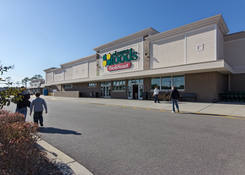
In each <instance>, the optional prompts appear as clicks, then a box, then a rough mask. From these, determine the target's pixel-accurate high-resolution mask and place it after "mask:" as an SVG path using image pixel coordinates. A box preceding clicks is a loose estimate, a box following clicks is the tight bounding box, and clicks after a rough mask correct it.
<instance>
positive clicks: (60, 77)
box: [54, 70, 64, 82]
mask: <svg viewBox="0 0 245 175" xmlns="http://www.w3.org/2000/svg"><path fill="white" fill-rule="evenodd" d="M54 81H56V82H59V81H64V70H57V71H54Z"/></svg>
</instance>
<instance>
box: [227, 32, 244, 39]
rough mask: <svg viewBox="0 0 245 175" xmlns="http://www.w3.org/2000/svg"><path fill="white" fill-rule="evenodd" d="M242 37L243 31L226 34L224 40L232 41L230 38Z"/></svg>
mask: <svg viewBox="0 0 245 175" xmlns="http://www.w3.org/2000/svg"><path fill="white" fill-rule="evenodd" d="M242 38H245V31H240V32H236V33H231V34H227V35H225V37H224V40H225V41H232V40H237V39H242Z"/></svg>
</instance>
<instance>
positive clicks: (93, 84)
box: [88, 83, 97, 87]
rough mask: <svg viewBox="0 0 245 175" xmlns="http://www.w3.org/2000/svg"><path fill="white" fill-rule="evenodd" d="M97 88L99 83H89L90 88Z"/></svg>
mask: <svg viewBox="0 0 245 175" xmlns="http://www.w3.org/2000/svg"><path fill="white" fill-rule="evenodd" d="M96 86H97V83H89V84H88V87H96Z"/></svg>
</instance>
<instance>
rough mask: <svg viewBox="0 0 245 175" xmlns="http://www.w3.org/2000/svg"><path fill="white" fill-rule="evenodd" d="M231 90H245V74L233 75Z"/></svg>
mask: <svg viewBox="0 0 245 175" xmlns="http://www.w3.org/2000/svg"><path fill="white" fill-rule="evenodd" d="M230 81H231V82H230V83H231V91H245V74H232V75H231V80H230Z"/></svg>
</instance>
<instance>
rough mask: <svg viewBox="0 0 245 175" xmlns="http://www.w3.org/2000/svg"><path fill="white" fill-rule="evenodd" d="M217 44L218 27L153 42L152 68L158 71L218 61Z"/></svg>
mask: <svg viewBox="0 0 245 175" xmlns="http://www.w3.org/2000/svg"><path fill="white" fill-rule="evenodd" d="M221 39H222V38H221ZM221 39H220V41H221ZM220 41H219V42H220ZM217 43H218V41H217V29H216V25H210V26H206V27H203V28H200V29H198V30H193V31H188V32H185V33H182V34H178V35H177V36H171V37H167V38H162V39H159V40H155V41H151V46H150V47H151V54H150V55H151V56H150V57H151V58H150V67H151V69H156V68H161V67H171V66H178V65H183V64H193V63H201V62H208V61H216V60H217ZM221 49H222V47H220V50H221ZM221 52H222V50H221V51H220V53H219V54H220V55H222V54H221Z"/></svg>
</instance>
